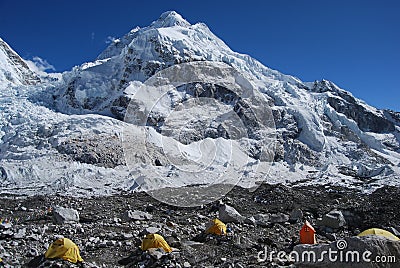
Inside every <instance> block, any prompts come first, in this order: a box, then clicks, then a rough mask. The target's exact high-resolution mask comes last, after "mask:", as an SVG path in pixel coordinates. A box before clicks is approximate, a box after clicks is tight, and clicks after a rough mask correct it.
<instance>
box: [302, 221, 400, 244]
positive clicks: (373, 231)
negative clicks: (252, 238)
mask: <svg viewBox="0 0 400 268" xmlns="http://www.w3.org/2000/svg"><path fill="white" fill-rule="evenodd" d="M315 234H316V231H315V229H314V227H312V226H311V224H310V223H309V222H308V221H306V222H305V223H304V225H303V227H301V229H300V244H317V240H316V238H315ZM368 235H376V236H381V237H385V238H387V239H390V240H393V241H400V239H399V238H398V237H397V236H395V235H394V234H392V233H391V232H388V231H385V230H383V229H379V228H370V229H367V230H365V231H363V232H361V233H360V234H358V235H357V236H368Z"/></svg>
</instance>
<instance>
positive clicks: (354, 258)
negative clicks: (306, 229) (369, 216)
mask: <svg viewBox="0 0 400 268" xmlns="http://www.w3.org/2000/svg"><path fill="white" fill-rule="evenodd" d="M294 251H295V252H297V253H298V256H299V259H298V260H297V261H296V262H295V264H296V266H298V267H310V268H312V267H326V268H342V267H346V268H347V267H351V268H364V267H372V268H375V267H376V268H378V267H398V266H396V265H393V266H390V264H389V263H386V264H388V265H387V266H382V263H378V262H374V261H375V257H376V256H380V257H382V256H385V258H387V257H389V256H391V258H393V257H394V258H395V259H396V260H398V259H399V258H400V243H399V242H396V241H392V240H389V239H386V238H382V237H379V236H364V237H357V236H353V237H347V238H345V239H344V240H338V241H335V242H332V243H330V244H316V245H296V246H295V247H294ZM329 252H331V256H332V258H335V257H336V258H337V259H336V261H332V258H330V257H329V254H327V253H329ZM292 255H293V256H295V255H294V254H292ZM314 256H315V258H316V259H317V260H318V261H313V259H314ZM341 256H342V257H341ZM340 258H342V261H340ZM392 264H394V263H392Z"/></svg>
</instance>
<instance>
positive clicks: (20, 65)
mask: <svg viewBox="0 0 400 268" xmlns="http://www.w3.org/2000/svg"><path fill="white" fill-rule="evenodd" d="M39 82H40V78H39V77H38V75H37V74H36V73H35V72H33V71H32V70H31V69H30V68H29V66H28V65H27V64H26V62H25V61H24V60H23V59H22V58H21V57H20V56H19V55H18V54H17V53H16V52H15V51H14V50H13V49H12V48H11V47H10V46H9V45H8V44H7V43H6V42H5V41H4V40H3V39H1V38H0V83H2V84H3V83H4V84H10V85H33V84H37V83H39Z"/></svg>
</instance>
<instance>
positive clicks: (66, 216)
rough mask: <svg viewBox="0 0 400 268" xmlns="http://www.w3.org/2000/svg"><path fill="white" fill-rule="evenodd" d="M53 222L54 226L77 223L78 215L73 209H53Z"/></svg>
mask: <svg viewBox="0 0 400 268" xmlns="http://www.w3.org/2000/svg"><path fill="white" fill-rule="evenodd" d="M53 222H54V223H55V224H65V223H73V222H79V213H78V211H77V210H75V209H71V208H64V207H55V208H54V210H53Z"/></svg>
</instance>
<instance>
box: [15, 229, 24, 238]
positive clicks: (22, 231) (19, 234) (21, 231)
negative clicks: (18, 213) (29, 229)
mask: <svg viewBox="0 0 400 268" xmlns="http://www.w3.org/2000/svg"><path fill="white" fill-rule="evenodd" d="M25 236H26V228H22V229H19V230H18V232H17V233H15V234H14V238H15V239H23V238H25Z"/></svg>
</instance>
